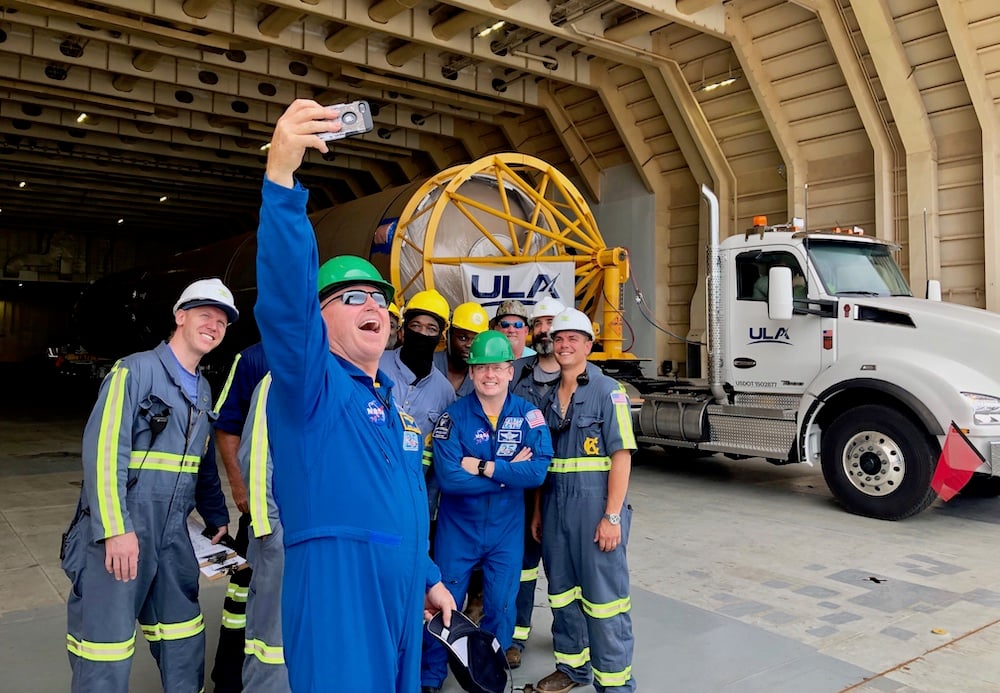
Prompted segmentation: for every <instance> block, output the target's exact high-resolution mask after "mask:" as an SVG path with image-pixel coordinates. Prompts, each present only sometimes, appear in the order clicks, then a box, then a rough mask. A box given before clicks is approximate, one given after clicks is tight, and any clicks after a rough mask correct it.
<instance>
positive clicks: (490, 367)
mask: <svg viewBox="0 0 1000 693" xmlns="http://www.w3.org/2000/svg"><path fill="white" fill-rule="evenodd" d="M510 366H511V364H510V362H504V363H476V364H473V365H472V368H473V370H475V371H476V372H477V373H503V372H504V371H506V370H507V369H508V368H510Z"/></svg>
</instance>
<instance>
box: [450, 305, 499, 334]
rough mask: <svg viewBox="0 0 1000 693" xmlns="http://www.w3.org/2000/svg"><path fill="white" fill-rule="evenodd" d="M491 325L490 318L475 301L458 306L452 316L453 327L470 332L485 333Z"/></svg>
mask: <svg viewBox="0 0 1000 693" xmlns="http://www.w3.org/2000/svg"><path fill="white" fill-rule="evenodd" d="M489 325H490V319H489V316H487V315H486V311H485V310H483V307H482V306H481V305H479V304H478V303H476V302H475V301H469V302H468V303H463V304H461V305H459V306H456V308H455V312H454V313H452V316H451V326H452V327H457V328H459V329H461V330H468V331H469V332H475V333H476V334H479V333H480V332H485V331H486V330H487V328H488V327H489Z"/></svg>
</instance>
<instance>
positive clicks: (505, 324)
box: [500, 320, 524, 330]
mask: <svg viewBox="0 0 1000 693" xmlns="http://www.w3.org/2000/svg"><path fill="white" fill-rule="evenodd" d="M500 327H502V328H503V329H505V330H509V329H510V328H512V327H513V328H514V329H515V330H519V329H521V328H522V327H524V320H501V321H500Z"/></svg>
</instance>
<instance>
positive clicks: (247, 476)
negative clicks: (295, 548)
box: [239, 373, 292, 693]
mask: <svg viewBox="0 0 1000 693" xmlns="http://www.w3.org/2000/svg"><path fill="white" fill-rule="evenodd" d="M270 387H271V374H270V373H268V374H267V375H265V376H264V379H263V380H261V381H260V383H259V384H258V385H257V388H256V389H255V390H254V392H253V399H252V400H251V403H250V416H248V417H247V422H246V425H245V426H244V427H243V436H242V437H241V438H240V451H239V460H240V474H241V475H242V476H243V482H244V483H245V484H246V486H247V494H248V496H249V501H250V518H251V519H250V534H251V539H250V544H249V546H248V547H247V561H249V563H250V567H251V568H253V576H252V577H251V578H250V592H249V595H248V597H247V626H246V628H247V630H246V646H245V648H244V650H243V651H244V653H245V654H246V655H247V656H246V659H244V660H243V691H244V693H254V692H255V691H260V693H285V692H289V693H290V691H291V690H292V689H291V686H290V685H289V683H288V669H287V668H286V667H285V651H284V647H283V644H282V638H281V579H282V573H283V572H284V569H285V547H284V544H282V537H283V535H284V531H283V530H282V528H281V519H280V518H279V517H278V506H277V505H276V504H275V502H274V493H273V492H272V488H271V474H272V472H273V470H274V463H273V460H272V459H271V449H270V446H269V445H268V439H267V391H268V389H269V388H270Z"/></svg>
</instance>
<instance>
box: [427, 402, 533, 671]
mask: <svg viewBox="0 0 1000 693" xmlns="http://www.w3.org/2000/svg"><path fill="white" fill-rule="evenodd" d="M431 443H432V446H433V451H434V474H435V476H436V477H437V479H438V483H439V484H440V486H441V509H440V511H439V512H438V521H437V536H436V537H435V541H434V552H435V553H434V557H435V559H436V560H437V563H438V565H439V566H440V568H441V574H442V579H443V580H444V584H445V586H446V587H447V588H448V590H449V591H450V592H451V593H452V595H453V596H454V597H455V601H456V602H458V603H461V601H462V599H464V598H465V593H466V590H467V589H468V586H469V577H470V576H471V575H472V569H473V567H475V566H476V565H477V564H478V565H480V566H481V567H482V569H483V612H484V614H483V620H482V623H481V624H480V625H481V626H482V628H483V630H486V631H489V632H491V633H493V634H494V635H496V637H497V640H499V641H500V646H501V647H502V648H503V649H507V648H508V647H510V644H511V637H512V636H513V634H514V600H515V599H516V597H517V588H518V582H519V578H520V573H521V552H522V550H523V547H524V544H523V541H522V539H521V537H522V535H523V534H524V489H527V488H534V487H536V486H538V485H540V484H541V483H542V481H543V480H544V479H545V471H546V469H547V468H548V465H549V461H550V460H551V458H552V441H551V438H550V436H549V431H548V428H547V427H546V425H545V419H544V415H543V414H542V413H541V411H539V409H538V408H537V407H536V406H535V405H533V404H531V403H530V402H528V401H526V400H524V399H522V398H520V397H518V396H517V395H507V399H506V401H505V402H504V406H503V409H502V410H501V412H500V416H499V417H497V421H496V424H495V425H494V424H493V423H492V422H491V421H490V419H489V418H488V417H487V416H486V414H485V413H484V412H483V407H482V405H481V404H480V402H479V397H478V396H477V395H476V394H475V393H473V394H471V395H467V396H465V397H462V398H461V399H459V400H458V401H457V402H455V403H454V404H453V405H451V406H450V407H448V411H447V412H446V413H445V414H444V415H443V416H442V417H441V418H440V419H439V420H438V422H437V425H436V426H435V427H434V430H433V432H432V433H431ZM525 447H527V448H530V449H531V452H532V458H531V459H530V460H528V461H523V462H511V461H510V460H511V458H512V457H514V456H515V455H516V454H517V453H518V452H519V451H520V450H521V449H522V448H525ZM466 456H471V457H476V458H479V459H483V460H493V461H494V463H495V465H496V468H495V470H494V472H493V476H492V478H487V477H480V476H476V475H473V474H470V473H469V472H467V471H466V470H464V469H463V468H462V458H463V457H466ZM424 642H425V648H424V649H425V651H424V663H423V669H422V672H421V676H420V678H421V685H422V686H437V687H439V686H440V685H441V683H442V682H443V681H444V679H445V677H446V676H447V673H448V669H447V652H446V651H445V648H444V646H443V645H442V644H441V643H440V642H438V641H437V640H435V639H434V638H431V637H430V636H427V637H425V639H424Z"/></svg>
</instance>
